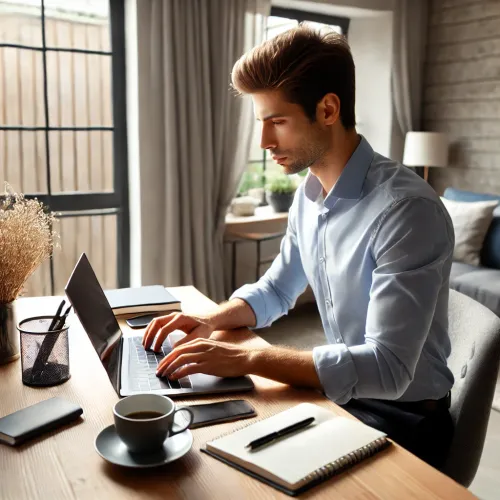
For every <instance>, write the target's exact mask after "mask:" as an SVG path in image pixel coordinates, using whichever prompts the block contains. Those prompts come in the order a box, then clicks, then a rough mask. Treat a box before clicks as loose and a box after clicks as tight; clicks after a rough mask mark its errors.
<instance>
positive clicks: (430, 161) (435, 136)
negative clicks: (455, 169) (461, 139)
mask: <svg viewBox="0 0 500 500" xmlns="http://www.w3.org/2000/svg"><path fill="white" fill-rule="evenodd" d="M403 164H404V165H406V166H407V167H424V179H425V180H426V181H427V179H428V177H429V167H446V166H447V165H448V137H447V135H446V134H443V133H441V132H408V133H407V134H406V139H405V150H404V155H403Z"/></svg>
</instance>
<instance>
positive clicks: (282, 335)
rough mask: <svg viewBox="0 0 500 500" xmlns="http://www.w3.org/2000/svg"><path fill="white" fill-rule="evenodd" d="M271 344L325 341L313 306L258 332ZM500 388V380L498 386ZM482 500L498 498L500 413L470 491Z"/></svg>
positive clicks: (494, 418) (495, 415)
mask: <svg viewBox="0 0 500 500" xmlns="http://www.w3.org/2000/svg"><path fill="white" fill-rule="evenodd" d="M258 334H259V335H260V336H262V337H263V338H265V339H266V340H267V341H268V342H269V343H271V344H279V345H283V346H289V347H295V348H298V349H310V348H312V347H314V346H316V345H322V344H324V341H325V336H324V333H323V328H322V325H321V320H320V317H319V314H318V310H317V309H316V306H315V305H314V304H304V305H302V306H300V307H297V308H296V309H294V310H293V311H291V312H290V314H289V315H288V316H285V317H283V318H281V319H280V320H278V321H276V322H275V323H274V324H273V325H272V326H271V327H269V328H265V329H262V330H259V331H258ZM498 383H499V384H500V379H499V382H498ZM469 489H470V490H471V491H472V493H474V494H475V495H476V496H478V497H479V498H480V499H481V500H498V499H499V498H500V412H498V411H495V410H492V412H491V414H490V420H489V425H488V431H487V435H486V441H485V445H484V450H483V455H482V458H481V463H480V464H479V469H478V471H477V474H476V477H475V479H474V481H473V483H472V485H471V486H470V488H469Z"/></svg>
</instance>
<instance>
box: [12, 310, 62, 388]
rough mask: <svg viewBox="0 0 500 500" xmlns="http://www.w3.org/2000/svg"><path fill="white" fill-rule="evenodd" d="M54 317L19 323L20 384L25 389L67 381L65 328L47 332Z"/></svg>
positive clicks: (42, 317) (35, 318)
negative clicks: (25, 386)
mask: <svg viewBox="0 0 500 500" xmlns="http://www.w3.org/2000/svg"><path fill="white" fill-rule="evenodd" d="M53 319H54V316H38V317H34V318H27V319H24V320H23V321H20V322H19V324H18V326H17V329H18V330H19V333H20V335H21V366H22V368H21V369H22V380H23V384H25V385H34V386H50V385H57V384H61V383H62V382H65V381H66V380H68V379H69V377H70V373H69V345H68V328H69V326H68V325H64V327H63V328H60V329H59V330H53V331H49V327H50V324H51V322H52V320H53Z"/></svg>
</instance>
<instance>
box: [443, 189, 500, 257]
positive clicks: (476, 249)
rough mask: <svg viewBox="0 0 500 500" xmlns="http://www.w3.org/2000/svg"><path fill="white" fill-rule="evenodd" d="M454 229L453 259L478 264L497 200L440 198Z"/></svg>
mask: <svg viewBox="0 0 500 500" xmlns="http://www.w3.org/2000/svg"><path fill="white" fill-rule="evenodd" d="M441 200H442V202H443V204H444V206H445V207H446V210H448V213H449V214H450V217H451V220H452V222H453V229H454V230H455V250H454V251H453V260H456V261H459V262H464V263H465V264H471V265H473V266H478V265H479V263H480V258H479V254H480V252H481V249H482V247H483V242H484V238H485V236H486V233H487V231H488V228H489V227H490V224H491V221H492V220H493V210H495V208H496V207H497V205H498V201H471V202H462V201H452V200H447V199H446V198H441Z"/></svg>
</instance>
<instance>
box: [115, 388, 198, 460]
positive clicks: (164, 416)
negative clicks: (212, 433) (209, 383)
mask: <svg viewBox="0 0 500 500" xmlns="http://www.w3.org/2000/svg"><path fill="white" fill-rule="evenodd" d="M180 411H184V412H186V413H187V415H188V423H187V424H186V425H184V426H183V427H179V428H178V426H177V425H175V426H174V416H175V414H176V413H177V412H180ZM113 415H114V419H115V428H116V432H117V434H118V436H119V437H120V439H121V440H122V441H123V442H124V443H125V445H126V446H127V448H128V450H129V451H130V452H132V453H149V452H153V451H157V450H159V449H161V448H162V447H163V443H164V442H165V440H166V439H167V438H169V437H172V436H175V435H176V434H179V433H180V432H184V431H185V430H186V429H187V428H188V427H189V426H190V425H191V422H192V421H193V413H192V412H191V410H190V409H189V408H176V406H175V403H174V402H173V401H172V400H171V399H170V398H167V397H166V396H160V395H158V394H134V395H133V396H128V397H126V398H124V399H122V400H121V401H118V403H116V404H115V406H114V408H113Z"/></svg>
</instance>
